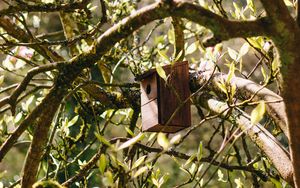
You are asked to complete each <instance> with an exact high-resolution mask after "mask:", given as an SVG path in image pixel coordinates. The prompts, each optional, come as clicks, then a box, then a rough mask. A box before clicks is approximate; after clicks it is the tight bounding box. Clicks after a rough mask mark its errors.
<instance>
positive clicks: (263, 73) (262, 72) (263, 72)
mask: <svg viewBox="0 0 300 188" xmlns="http://www.w3.org/2000/svg"><path fill="white" fill-rule="evenodd" d="M260 70H261V74H262V75H263V77H264V82H266V81H267V78H268V77H267V75H266V71H265V69H264V67H263V66H261V68H260Z"/></svg>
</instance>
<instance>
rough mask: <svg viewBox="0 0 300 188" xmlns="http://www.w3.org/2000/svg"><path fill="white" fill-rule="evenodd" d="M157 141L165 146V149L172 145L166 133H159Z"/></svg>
mask: <svg viewBox="0 0 300 188" xmlns="http://www.w3.org/2000/svg"><path fill="white" fill-rule="evenodd" d="M157 143H158V144H159V145H160V146H161V147H163V149H164V150H167V149H168V148H169V146H170V142H169V140H168V138H167V137H166V135H165V134H164V133H158V135H157Z"/></svg>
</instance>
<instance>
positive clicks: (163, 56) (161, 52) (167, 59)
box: [157, 50, 170, 63]
mask: <svg viewBox="0 0 300 188" xmlns="http://www.w3.org/2000/svg"><path fill="white" fill-rule="evenodd" d="M157 52H158V54H159V55H160V57H162V58H163V59H164V60H165V61H166V62H168V63H170V58H169V57H168V56H167V55H166V53H165V52H163V51H160V50H158V51H157Z"/></svg>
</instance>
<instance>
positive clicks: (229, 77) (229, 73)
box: [226, 62, 235, 83]
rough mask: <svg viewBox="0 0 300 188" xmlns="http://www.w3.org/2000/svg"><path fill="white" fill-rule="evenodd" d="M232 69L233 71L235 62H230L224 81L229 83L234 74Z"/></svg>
mask: <svg viewBox="0 0 300 188" xmlns="http://www.w3.org/2000/svg"><path fill="white" fill-rule="evenodd" d="M234 71H235V64H234V63H233V62H232V63H231V64H230V67H229V72H228V76H227V79H226V83H230V81H231V79H232V77H233V76H234Z"/></svg>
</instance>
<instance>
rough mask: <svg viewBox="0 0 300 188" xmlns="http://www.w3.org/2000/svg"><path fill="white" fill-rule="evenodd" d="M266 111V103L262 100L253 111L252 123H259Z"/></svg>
mask: <svg viewBox="0 0 300 188" xmlns="http://www.w3.org/2000/svg"><path fill="white" fill-rule="evenodd" d="M265 111H266V104H265V102H264V101H260V102H259V104H258V105H257V106H256V107H255V108H254V109H253V110H252V112H251V124H252V125H254V124H257V123H258V122H259V121H260V120H262V118H263V117H264V114H265Z"/></svg>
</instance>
